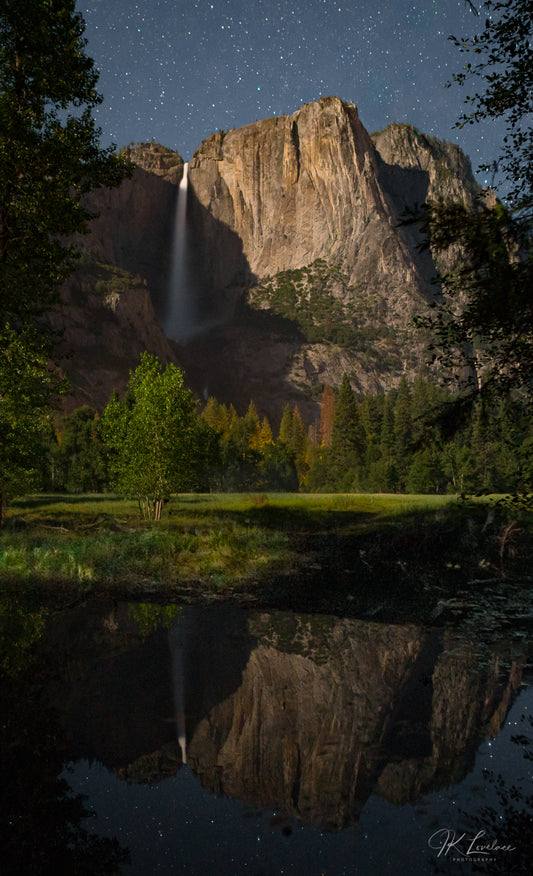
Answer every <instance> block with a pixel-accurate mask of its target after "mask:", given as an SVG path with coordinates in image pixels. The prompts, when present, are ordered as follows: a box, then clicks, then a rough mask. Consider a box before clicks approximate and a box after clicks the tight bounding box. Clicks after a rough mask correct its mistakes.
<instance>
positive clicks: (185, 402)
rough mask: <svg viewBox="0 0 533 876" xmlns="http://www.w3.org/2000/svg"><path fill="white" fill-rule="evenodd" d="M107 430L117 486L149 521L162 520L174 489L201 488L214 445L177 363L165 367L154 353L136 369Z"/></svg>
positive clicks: (108, 417)
mask: <svg viewBox="0 0 533 876" xmlns="http://www.w3.org/2000/svg"><path fill="white" fill-rule="evenodd" d="M102 431H103V435H104V438H105V440H106V442H107V444H108V445H109V447H110V448H111V450H112V456H111V460H110V462H111V466H112V469H113V470H114V473H115V477H116V483H117V486H118V489H119V490H121V491H122V492H123V493H124V494H125V495H128V496H131V497H132V498H135V499H137V500H138V502H139V507H140V509H141V513H142V514H143V516H144V517H145V518H147V519H149V520H159V519H160V517H161V510H162V507H163V503H164V501H165V499H168V498H169V496H170V494H171V493H176V492H178V491H180V490H185V489H193V488H194V487H195V486H196V484H197V483H198V480H199V478H200V476H201V475H202V473H203V469H204V468H205V465H206V463H207V460H208V457H209V451H210V447H211V434H212V433H211V430H210V429H209V427H208V426H207V425H206V424H205V423H204V421H203V420H201V419H200V417H198V416H197V414H196V403H195V401H194V398H193V395H192V392H191V391H190V390H189V389H187V388H186V387H185V384H184V381H183V372H182V371H180V369H179V368H176V366H175V365H172V364H170V365H167V366H166V368H165V369H164V370H163V368H162V366H161V365H160V363H159V362H158V360H157V358H156V357H155V356H152V355H150V354H149V353H143V355H142V356H141V362H140V365H139V366H138V367H137V369H136V370H135V371H134V372H132V373H131V375H130V381H129V385H128V392H127V394H126V397H125V398H124V399H123V400H119V399H118V398H116V397H115V398H113V399H112V400H111V401H110V402H109V404H108V405H107V407H106V409H105V410H104V413H103V415H102Z"/></svg>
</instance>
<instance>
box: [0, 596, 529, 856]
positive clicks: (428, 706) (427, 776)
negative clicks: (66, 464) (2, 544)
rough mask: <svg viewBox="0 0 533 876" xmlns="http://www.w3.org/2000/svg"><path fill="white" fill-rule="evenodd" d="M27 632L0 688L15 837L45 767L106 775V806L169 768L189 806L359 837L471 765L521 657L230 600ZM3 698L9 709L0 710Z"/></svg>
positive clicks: (422, 632)
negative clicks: (28, 655) (17, 757)
mask: <svg viewBox="0 0 533 876" xmlns="http://www.w3.org/2000/svg"><path fill="white" fill-rule="evenodd" d="M35 629H36V625H35V624H33V625H32V636H33V638H32V653H33V655H34V660H35V662H34V663H33V664H32V665H31V670H30V671H29V672H26V673H23V677H22V676H21V677H20V678H18V679H17V678H14V677H12V678H11V680H10V683H9V684H10V686H9V687H8V688H6V687H4V690H3V694H4V700H5V701H4V703H3V708H4V714H13V716H14V717H13V720H12V722H11V724H10V725H9V731H8V730H6V728H7V726H8V724H7V722H4V725H3V731H2V732H3V734H4V737H5V738H4V739H3V740H2V750H4V751H6V750H7V748H6V747H5V744H4V743H7V744H8V745H10V746H11V747H12V749H13V747H14V749H15V753H16V750H17V744H18V742H17V740H19V739H24V740H25V742H24V745H25V746H26V747H24V746H23V749H24V756H25V757H27V756H29V751H31V752H32V755H31V757H32V760H31V763H32V766H31V771H30V773H31V776H29V777H28V782H27V783H26V784H25V785H24V786H23V789H22V791H21V795H22V796H21V799H20V800H17V801H16V802H15V804H13V801H12V805H11V810H10V811H11V819H12V823H15V824H18V825H19V827H18V828H17V832H16V834H12V836H14V837H15V838H16V840H17V841H18V842H20V841H21V836H22V834H21V830H20V825H21V824H22V823H23V822H22V821H21V814H20V813H18V814H17V812H16V811H15V810H16V808H17V806H18V807H19V808H20V812H22V811H25V812H27V811H28V802H27V800H25V799H24V796H25V795H26V796H27V798H28V800H29V799H32V795H33V798H35V797H36V795H35V788H37V787H38V788H41V789H42V788H44V787H46V783H49V782H50V776H51V775H52V774H53V781H63V779H64V777H65V774H63V776H62V778H61V779H58V777H59V776H60V774H61V773H62V770H63V768H64V766H65V765H67V764H78V765H80V764H81V765H82V766H81V772H82V773H84V774H85V773H87V775H88V774H89V772H90V769H93V767H90V765H91V764H97V765H99V769H100V770H105V771H106V775H113V776H114V777H115V779H114V780H113V781H114V784H113V789H114V790H109V791H108V794H109V795H110V796H108V798H107V799H110V800H113V799H115V798H114V797H113V794H116V795H117V797H116V799H117V800H118V799H119V796H120V794H122V793H123V792H122V791H120V794H119V790H118V788H119V787H120V783H122V785H124V783H125V782H127V783H128V785H129V786H132V787H133V786H136V787H138V788H140V787H150V788H153V787H155V786H157V787H158V788H162V787H163V786H164V785H165V782H164V780H165V779H169V778H171V777H177V776H179V775H182V776H183V778H182V779H181V780H180V782H181V784H180V788H181V791H180V793H182V794H186V793H188V794H191V795H192V797H194V793H193V792H192V791H191V789H190V782H191V781H193V782H196V783H198V782H199V783H200V785H201V786H202V788H203V789H204V790H203V791H202V794H204V795H205V793H206V792H210V793H214V794H216V795H223V796H225V797H227V798H232V799H235V800H239V801H241V805H242V803H244V804H246V805H247V806H249V807H252V808H257V809H258V810H269V811H270V812H271V813H276V814H275V816H274V815H272V817H274V818H275V819H278V821H277V822H276V824H280V825H281V827H280V832H281V830H284V829H285V828H286V829H287V831H288V833H287V835H289V834H290V830H291V829H292V828H290V827H289V825H290V823H291V821H290V819H291V818H294V819H297V822H296V823H298V824H300V825H309V826H313V827H314V828H320V829H322V830H323V829H328V830H331V831H339V830H341V829H344V828H346V827H350V826H351V827H352V828H354V829H355V827H356V826H357V825H358V823H359V821H360V819H362V814H364V816H365V817H364V818H363V819H362V821H363V822H364V823H365V831H368V830H369V828H368V818H369V813H370V812H372V811H374V810H376V806H377V810H376V811H379V812H380V813H381V814H380V815H379V818H382V817H383V809H382V808H381V809H380V806H381V807H382V805H383V804H379V805H377V804H376V802H375V801H376V800H382V801H388V804H386V805H389V804H393V805H394V806H396V807H398V806H405V804H407V803H412V802H414V801H417V800H419V799H420V798H421V797H422V796H423V795H427V794H428V793H430V792H435V791H437V790H438V789H441V788H444V787H446V786H448V785H451V784H456V783H459V782H460V781H461V780H462V779H463V778H464V777H465V776H466V775H467V774H468V773H469V771H471V770H472V767H473V765H474V761H475V757H476V752H477V750H478V747H479V742H480V739H481V738H483V737H493V736H496V735H497V734H498V732H499V730H500V728H501V727H502V725H503V723H504V721H505V718H506V715H507V713H508V710H509V708H510V706H511V704H512V702H513V700H514V698H515V696H516V694H517V691H518V689H519V686H520V684H521V682H522V680H523V674H524V668H525V667H527V660H526V658H527V653H526V652H525V651H524V648H523V646H521V645H520V646H516V645H513V644H512V642H509V643H503V642H502V641H501V640H500V641H499V643H498V646H497V647H496V646H494V645H492V644H491V643H490V641H489V642H485V643H483V642H479V641H478V642H475V643H474V641H473V640H472V637H471V636H470V634H469V635H468V637H466V638H465V636H464V635H463V634H462V633H461V631H460V630H458V629H457V628H451V627H450V628H446V627H442V628H435V629H432V628H427V627H423V626H420V625H417V624H402V625H394V624H384V623H372V622H367V621H361V620H354V619H346V618H338V617H331V616H320V615H294V614H290V613H283V612H272V613H255V612H250V611H245V610H243V609H240V608H238V607H236V606H234V605H231V604H225V605H220V606H213V607H200V606H189V607H185V608H177V607H176V606H167V607H163V608H162V607H158V606H148V605H129V604H126V603H122V604H116V603H109V604H104V603H102V602H95V603H94V604H89V603H88V604H86V605H85V606H83V607H82V608H77V609H73V610H71V611H67V612H62V613H61V614H60V615H56V616H53V617H52V616H49V617H46V618H43V622H42V623H41V624H40V626H39V630H40V634H39V637H38V642H37V643H36V641H35V635H36V634H35ZM35 666H39V671H38V672H36V671H35V668H34V667H35ZM14 703H18V704H20V703H24V704H25V705H24V708H23V709H22V708H18V711H17V709H15V711H13V704H14ZM6 709H7V710H8V711H7V712H6V711H5V710H6ZM9 709H11V710H12V711H11V713H10V712H9ZM37 713H38V714H39V715H40V716H41V718H40V719H39V720H38V719H37ZM42 716H44V718H43V717H42ZM17 721H18V722H19V723H18V724H17V726H16V728H15V727H14V726H11V725H12V724H13V722H15V723H16V722H17ZM37 736H38V737H39V741H38V744H37V742H36V737H37ZM28 740H32V741H31V742H30V743H28ZM28 744H29V749H28ZM21 751H22V749H21ZM184 764H187V767H186V769H185V770H183V769H182V767H183V765H184ZM84 765H85V766H84ZM2 769H3V778H4V785H5V781H6V780H8V781H13V766H12V764H9V763H8V761H6V760H5V759H3V762H2ZM26 772H28V771H26ZM74 773H75V775H78V773H79V768H78V767H77V766H76V767H74ZM66 775H67V778H68V774H66ZM80 775H81V774H80ZM99 775H100V779H99V781H100V780H101V777H102V775H103V774H99ZM77 781H78V785H76V788H75V790H76V792H78V791H80V790H83V783H82V780H81V778H79V776H78V780H77ZM87 781H88V779H87ZM32 783H33V785H32ZM80 783H81V784H80ZM117 783H118V784H117ZM33 786H35V787H33ZM73 787H74V786H73ZM187 789H188V790H187ZM43 793H44V791H43ZM47 793H49V791H47ZM124 793H125V792H124ZM139 793H140V792H139ZM195 793H196V792H195ZM37 799H38V795H37ZM80 799H81V798H80ZM139 799H140V798H139ZM161 799H162V801H163V800H165V798H164V794H163V796H162V798H161ZM194 799H197V800H200V797H199V796H198V794H197V795H196V797H194ZM152 800H153V796H152ZM137 805H138V804H135V806H136V807H137ZM154 805H155V804H154ZM206 805H207V804H206V798H205V796H204V797H202V798H201V802H197V803H194V801H193V803H191V806H192V807H193V811H194V806H198V807H200V806H201V807H203V809H202V811H203V810H205V807H206ZM161 806H163V807H165V806H167V803H166V802H162V803H161ZM97 808H98V807H97ZM114 808H115V809H116V808H117V804H115V806H114ZM143 811H144V810H143ZM198 811H199V810H198ZM167 815H168V813H167ZM77 816H78V818H79V820H80V822H81V820H82V818H83V812H82V809H80V811H79V812H77ZM69 817H70V816H69ZM173 817H174V816H173ZM154 818H155V816H154ZM287 819H289V820H287ZM160 821H161V818H160ZM29 824H30V822H28V826H29ZM183 829H184V830H185V829H188V828H183ZM121 830H122V828H121ZM59 835H61V832H59ZM209 835H210V834H209V832H208V831H206V835H205V838H204V840H200V842H202V841H203V842H207V843H208V842H209ZM236 836H237V845H238V832H237V834H236ZM225 841H226V842H229V839H228V838H227V837H226V840H225ZM329 842H330V841H329V840H328V843H329ZM331 842H333V840H331ZM104 852H106V854H107V855H108V857H109V862H110V863H109V862H108V864H106V866H109V867H110V869H107V870H105V869H100V870H99V869H98V868H96V869H94V871H93V872H114V869H113V867H114V866H115V864H116V866H117V867H118V863H117V862H118V860H119V858H118V857H117V855H118V849H117V848H116V847H115V846H113V847H109V848H107V847H106V846H103V847H102V855H104ZM215 857H216V856H215ZM102 866H103V865H102ZM13 872H16V871H13ZM20 872H22V870H21V871H20ZM28 872H30V871H28ZM35 872H39V871H38V870H37V871H35ZM42 872H45V871H44V870H43V871H42ZM80 872H81V871H80ZM139 872H142V870H140V871H139ZM159 872H171V871H170V870H169V871H167V870H165V869H164V867H163V865H161V869H160V870H159ZM177 872H181V871H177ZM183 872H185V871H183ZM190 872H194V870H191V871H190ZM206 872H207V871H206ZM234 872H235V873H239V872H242V871H241V869H240V868H236V869H235V870H234ZM260 872H278V871H277V870H275V869H271V870H270V869H268V868H266V869H264V870H261V871H260ZM288 872H296V873H297V872H301V871H300V870H298V869H293V870H288ZM329 872H332V873H334V872H335V870H330V871H329ZM354 872H355V871H354ZM390 872H401V867H397V869H396V870H394V869H393V870H391V871H390ZM428 872H431V870H428Z"/></svg>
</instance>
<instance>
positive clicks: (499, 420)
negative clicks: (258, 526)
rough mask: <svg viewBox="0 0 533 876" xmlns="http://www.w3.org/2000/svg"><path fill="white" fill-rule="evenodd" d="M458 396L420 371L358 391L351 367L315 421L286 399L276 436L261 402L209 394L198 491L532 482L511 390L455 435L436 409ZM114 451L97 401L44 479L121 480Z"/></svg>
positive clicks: (67, 427)
mask: <svg viewBox="0 0 533 876" xmlns="http://www.w3.org/2000/svg"><path fill="white" fill-rule="evenodd" d="M452 401H453V397H452V395H451V394H450V393H449V392H448V391H446V390H444V389H442V388H440V387H438V386H436V385H435V384H434V383H432V382H430V381H427V380H425V379H424V378H422V377H418V378H417V379H416V380H415V381H414V383H413V384H411V385H410V384H409V383H408V382H407V380H406V379H405V378H403V379H402V380H401V382H400V384H399V386H398V387H397V388H395V389H392V390H390V391H389V392H388V393H386V394H384V395H366V396H363V397H362V398H356V396H355V395H354V393H353V391H352V389H351V386H350V383H349V380H348V378H347V377H346V375H345V376H344V379H343V381H342V385H341V387H340V389H339V390H338V392H335V391H334V390H333V389H332V388H331V387H329V386H325V387H324V390H323V393H322V399H321V405H320V408H321V413H320V418H319V419H318V420H317V421H316V422H315V423H313V424H311V425H306V424H305V423H304V422H303V419H302V417H301V415H300V412H299V410H298V407H297V406H294V407H291V406H290V405H287V407H286V408H285V411H284V413H283V417H282V419H281V423H280V426H279V429H278V430H277V434H274V432H273V429H272V427H271V425H270V423H269V421H268V419H267V418H266V417H264V418H261V417H259V415H258V413H257V410H256V407H255V405H254V403H253V402H250V405H249V407H248V410H247V411H246V413H245V414H243V415H239V414H238V413H237V411H236V410H235V408H234V407H233V405H226V404H221V403H219V402H218V401H217V400H216V399H214V398H210V399H209V400H208V401H207V403H206V405H205V407H204V408H203V410H202V412H201V414H200V415H199V416H200V417H201V418H202V420H203V421H204V423H205V424H207V425H208V426H209V427H210V429H211V430H212V434H213V436H214V438H215V440H213V441H211V450H210V458H209V461H208V466H207V469H206V468H205V467H204V469H203V474H202V478H201V482H200V481H199V482H198V484H197V485H196V487H197V489H199V490H202V491H205V490H213V491H241V490H243V491H245V490H270V491H276V490H278V491H296V490H301V491H305V492H393V493H394V492H408V493H467V494H472V493H481V492H513V493H520V492H527V491H531V489H532V488H533V462H532V460H533V454H532V450H533V425H532V424H531V421H530V419H531V418H530V417H529V416H528V413H527V411H526V410H525V409H524V407H523V406H522V405H521V404H520V403H519V402H517V401H513V400H512V399H510V398H505V399H499V400H498V399H495V400H494V403H493V404H491V403H490V401H489V400H487V399H484V400H483V401H480V402H479V404H478V405H477V406H476V407H474V409H473V412H472V415H471V416H470V417H469V420H468V422H467V423H466V424H465V425H463V426H462V427H461V428H459V429H456V430H455V431H454V435H453V437H451V438H445V437H444V436H443V434H442V428H441V425H440V420H439V417H438V416H437V413H438V412H439V411H440V412H442V409H443V406H445V405H446V404H447V403H451V402H452ZM109 461H110V450H109V448H108V446H107V445H106V443H105V441H104V439H103V437H102V430H101V428H100V418H99V415H98V414H97V412H96V411H94V410H92V409H91V408H89V407H86V406H85V407H81V408H78V409H77V410H75V411H74V412H73V413H71V414H69V415H67V416H64V417H62V419H61V420H60V421H59V422H58V423H57V424H56V428H55V430H54V433H53V434H51V435H50V436H49V438H48V440H47V441H46V442H45V444H44V445H43V454H42V467H41V476H42V488H43V489H45V490H51V491H67V492H72V493H84V492H103V491H106V490H110V489H113V487H114V484H113V477H112V474H111V466H110V465H109Z"/></svg>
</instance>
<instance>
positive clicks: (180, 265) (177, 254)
mask: <svg viewBox="0 0 533 876" xmlns="http://www.w3.org/2000/svg"><path fill="white" fill-rule="evenodd" d="M188 171H189V164H188V163H185V164H184V165H183V177H182V179H181V182H180V185H179V189H178V197H177V204H176V216H175V220H174V235H173V239H172V262H171V271H170V282H169V289H168V307H167V315H166V319H165V332H166V334H167V335H168V337H170V338H173V339H174V340H175V341H184V340H186V339H187V338H188V337H189V336H190V335H191V334H192V333H193V332H194V328H195V319H194V313H193V309H192V302H191V296H190V291H189V278H188V272H187V192H188Z"/></svg>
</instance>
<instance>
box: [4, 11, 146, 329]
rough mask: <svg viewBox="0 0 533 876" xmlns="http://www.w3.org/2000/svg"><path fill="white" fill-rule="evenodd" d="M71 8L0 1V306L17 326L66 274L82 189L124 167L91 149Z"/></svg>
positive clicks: (96, 146) (94, 145) (83, 225)
mask: <svg viewBox="0 0 533 876" xmlns="http://www.w3.org/2000/svg"><path fill="white" fill-rule="evenodd" d="M75 6H76V3H75V0H24V3H21V2H20V0H0V308H1V312H2V314H3V319H4V321H5V322H10V323H11V324H12V325H13V326H16V327H18V326H19V325H20V324H21V323H28V321H33V320H35V318H38V317H40V316H42V314H43V313H45V312H46V311H47V310H48V309H49V307H50V305H51V304H52V303H53V302H54V301H55V300H56V298H57V290H58V288H59V286H60V284H61V282H62V281H63V280H64V279H65V278H66V277H67V276H68V274H69V273H70V272H71V270H72V256H73V254H74V248H73V246H72V245H71V244H69V243H68V242H66V238H67V237H69V236H71V235H73V234H75V233H80V232H82V233H83V232H85V231H86V230H87V221H88V219H89V218H90V213H89V212H88V210H87V207H86V206H84V204H83V201H82V198H83V196H84V195H85V194H87V193H88V192H89V191H91V190H92V189H94V188H95V187H97V186H100V185H106V186H113V185H118V184H119V183H120V182H121V180H122V179H123V177H124V175H125V174H126V173H128V172H129V170H128V168H127V166H126V164H125V162H124V160H123V159H122V158H121V157H119V156H118V155H116V154H115V153H114V148H113V147H110V148H108V149H102V148H101V147H100V143H99V136H100V131H99V129H98V128H97V127H96V126H95V123H94V119H93V118H92V111H93V110H94V108H95V107H96V106H98V104H99V103H101V101H102V97H101V96H100V95H99V94H98V92H97V90H96V85H97V81H98V72H97V71H96V69H95V67H94V62H93V61H92V59H91V58H89V57H88V56H87V55H86V54H85V46H86V40H85V39H84V37H83V32H84V29H85V24H84V21H83V18H82V16H81V15H80V14H79V13H77V12H76V11H75Z"/></svg>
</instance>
